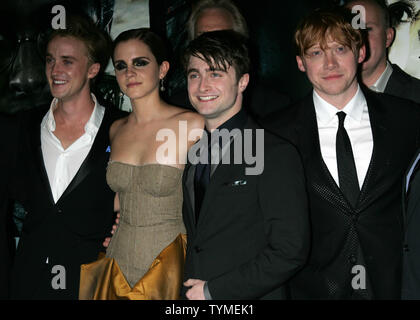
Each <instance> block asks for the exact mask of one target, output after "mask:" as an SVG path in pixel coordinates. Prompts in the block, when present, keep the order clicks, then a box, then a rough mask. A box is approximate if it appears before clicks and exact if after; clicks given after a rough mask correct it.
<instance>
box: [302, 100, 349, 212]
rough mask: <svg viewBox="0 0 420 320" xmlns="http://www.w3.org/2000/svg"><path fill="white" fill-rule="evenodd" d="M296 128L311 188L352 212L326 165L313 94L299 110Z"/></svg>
mask: <svg viewBox="0 0 420 320" xmlns="http://www.w3.org/2000/svg"><path fill="white" fill-rule="evenodd" d="M299 113H300V114H299V115H298V118H299V119H301V121H299V122H298V125H297V127H296V131H297V136H298V137H299V138H298V139H299V142H298V144H299V145H300V146H302V147H301V153H302V158H303V159H302V160H303V162H304V163H305V166H306V169H305V171H306V174H307V175H308V176H310V178H308V181H311V186H310V187H311V188H312V189H313V190H314V191H315V192H316V193H317V194H319V195H320V196H321V197H322V198H324V199H325V200H326V201H328V202H330V203H331V204H333V205H334V206H337V205H339V206H340V207H341V208H342V210H343V211H344V212H349V211H352V208H351V206H350V204H349V203H348V201H347V199H346V198H345V197H344V195H343V193H342V192H341V190H340V188H339V187H338V185H337V183H336V182H335V180H334V178H333V177H332V175H331V173H330V171H329V170H328V167H327V165H326V164H325V162H324V160H323V158H322V153H321V147H320V142H319V133H318V125H317V120H316V113H315V106H314V103H313V98H312V94H310V95H308V96H307V97H306V99H305V100H304V101H303V104H302V105H301V108H300V110H299Z"/></svg>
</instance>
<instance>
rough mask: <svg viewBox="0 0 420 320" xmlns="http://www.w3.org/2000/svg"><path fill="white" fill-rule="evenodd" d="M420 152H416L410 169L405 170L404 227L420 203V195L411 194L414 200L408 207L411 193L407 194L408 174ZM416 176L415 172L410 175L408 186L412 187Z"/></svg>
mask: <svg viewBox="0 0 420 320" xmlns="http://www.w3.org/2000/svg"><path fill="white" fill-rule="evenodd" d="M419 153H420V150H417V152H416V153H415V156H414V157H413V159H412V160H411V162H410V165H409V166H408V169H407V171H406V172H405V174H404V177H403V186H402V187H403V189H402V206H403V219H404V227H405V226H406V225H407V224H408V222H409V221H410V218H411V216H412V213H413V212H414V210H413V209H415V208H417V206H418V205H419V203H420V197H416V198H414V197H413V196H410V202H413V203H412V204H410V207H408V206H407V200H408V197H409V195H408V194H407V191H406V188H407V185H406V184H407V175H408V173H409V172H410V170H411V169H412V168H413V167H414V166H415V165H416V164H417V162H416V159H417V157H418V155H419ZM419 161H420V160H419ZM413 169H414V168H413ZM414 176H415V174H412V175H411V176H410V180H409V186H408V187H410V185H411V183H412V182H413V179H414V178H415V177H414Z"/></svg>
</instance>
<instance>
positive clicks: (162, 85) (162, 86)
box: [160, 78, 165, 92]
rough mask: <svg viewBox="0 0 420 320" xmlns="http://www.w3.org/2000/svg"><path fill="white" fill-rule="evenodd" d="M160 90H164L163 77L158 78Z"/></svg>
mask: <svg viewBox="0 0 420 320" xmlns="http://www.w3.org/2000/svg"><path fill="white" fill-rule="evenodd" d="M160 91H162V92H163V91H165V86H164V83H163V78H162V79H160Z"/></svg>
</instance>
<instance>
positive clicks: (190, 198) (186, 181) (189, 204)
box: [182, 161, 196, 229]
mask: <svg viewBox="0 0 420 320" xmlns="http://www.w3.org/2000/svg"><path fill="white" fill-rule="evenodd" d="M194 172H195V166H193V165H191V163H190V162H189V161H188V162H187V164H186V165H185V168H184V173H183V176H182V185H183V186H184V189H183V193H184V207H185V209H186V210H187V212H186V214H185V215H184V217H185V218H187V219H189V220H190V225H191V226H192V228H194V229H195V227H196V221H195V211H194V182H193V181H194V180H193V177H194Z"/></svg>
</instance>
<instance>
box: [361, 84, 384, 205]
mask: <svg viewBox="0 0 420 320" xmlns="http://www.w3.org/2000/svg"><path fill="white" fill-rule="evenodd" d="M363 93H364V94H365V97H366V101H367V106H368V112H369V119H370V125H371V129H372V137H373V152H372V158H371V160H370V164H369V168H368V171H367V173H366V177H365V180H364V182H363V186H362V189H361V192H360V197H359V207H360V208H358V209H359V210H363V209H364V208H365V207H367V206H368V205H369V204H370V203H371V201H373V200H374V199H375V198H376V197H377V196H378V195H380V194H381V192H380V191H381V189H386V188H387V185H386V184H378V183H377V181H378V177H380V176H381V174H382V173H383V170H384V169H385V168H386V167H387V166H388V165H389V156H390V155H389V154H388V153H387V146H386V143H387V139H386V122H387V119H386V112H385V110H384V109H383V107H382V106H381V105H380V104H379V103H377V102H376V101H375V99H374V96H373V94H371V93H370V92H367V90H364V92H363Z"/></svg>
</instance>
